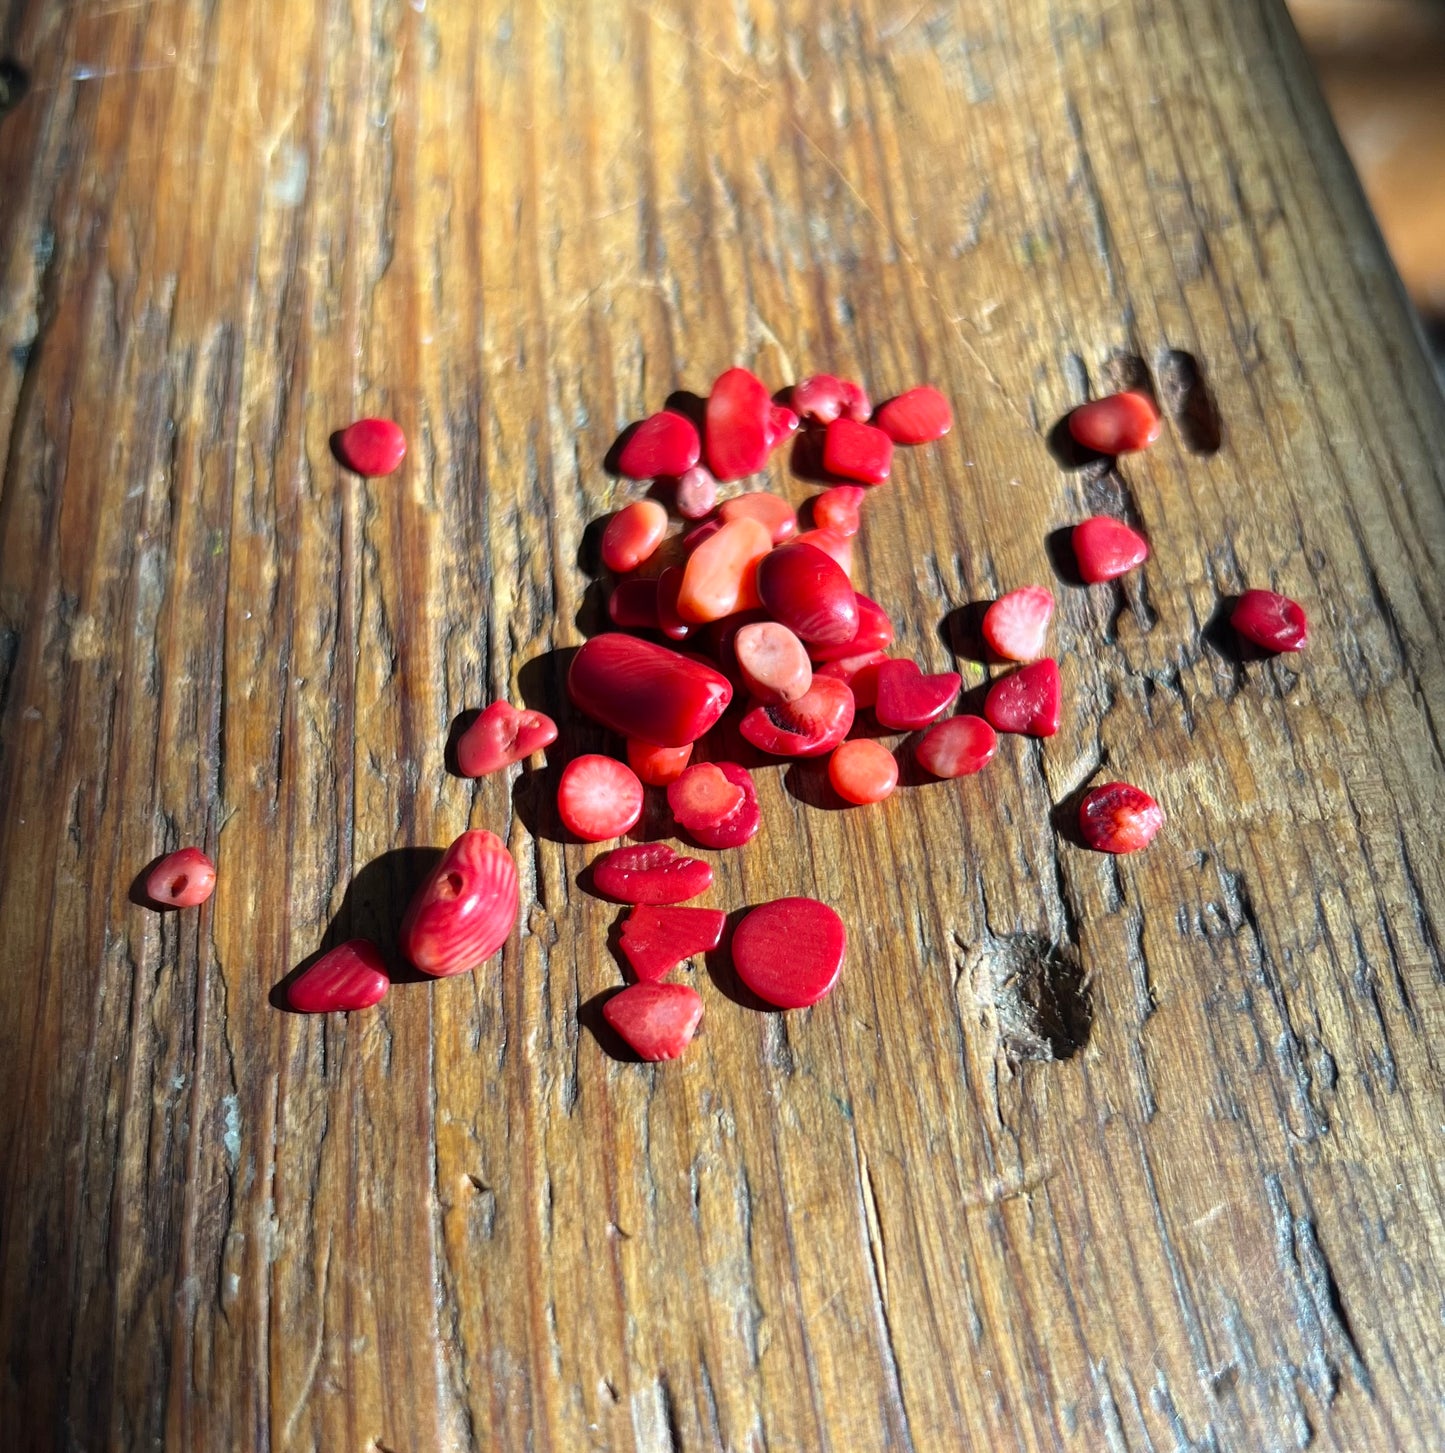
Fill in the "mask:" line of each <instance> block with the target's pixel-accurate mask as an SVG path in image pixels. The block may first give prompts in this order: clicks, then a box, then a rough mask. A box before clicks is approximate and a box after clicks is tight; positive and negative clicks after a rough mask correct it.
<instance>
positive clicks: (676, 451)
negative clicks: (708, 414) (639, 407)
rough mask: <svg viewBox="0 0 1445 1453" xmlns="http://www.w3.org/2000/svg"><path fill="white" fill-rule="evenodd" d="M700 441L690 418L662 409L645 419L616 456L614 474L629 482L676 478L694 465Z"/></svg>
mask: <svg viewBox="0 0 1445 1453" xmlns="http://www.w3.org/2000/svg"><path fill="white" fill-rule="evenodd" d="M701 453H702V440H701V439H699V438H698V435H697V429H696V427H695V426H694V425H693V422H692V420H691V419H685V418H683V416H682V415H681V414H675V413H673V412H672V410H671V409H664V410H663V411H662V412H661V413H660V414H653V415H652V417H651V418H648V419H644V420H643V421H642V422H641V423H640V424H639V425H638V426H637V428H635V429H634V430H633V431H632V433H631V434H630V435H629V436H628V439H627V442H626V443H625V444H624V445H623V446H622V452H621V453H620V454H619V455H618V456H617V471H618V473H619V474H622V475H624V476H625V477H626V478H628V479H660V478H664V477H666V478H676V477H677V476H678V475H681V474H685V473H686V472H687V471H688V470H689V469H691V468H692V467H693V465H694V464H696V463H697V461H698V457H699V456H700V455H701Z"/></svg>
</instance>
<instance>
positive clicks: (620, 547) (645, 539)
mask: <svg viewBox="0 0 1445 1453" xmlns="http://www.w3.org/2000/svg"><path fill="white" fill-rule="evenodd" d="M666 533H667V511H666V510H665V509H663V507H662V506H661V505H660V504H658V502H657V501H656V500H655V499H635V500H633V501H632V503H631V504H630V505H623V507H622V508H621V509H620V510H618V511H617V513H616V514H615V515H613V516H612V518H611V519H610V520H608V521H607V528H606V529H605V530H604V531H603V532H602V563H603V564H604V565H605V566H606V567H607V568H608V569H609V570H612V571H615V572H616V573H617V574H619V575H624V574H626V573H627V572H628V571H629V570H636V569H637V567H638V566H639V565H641V564H642V562H643V561H644V560H647V559H650V558H651V556H652V553H653V551H655V550H656V549H657V547H658V546H659V545H660V544H662V537H663V536H664V535H665V534H666Z"/></svg>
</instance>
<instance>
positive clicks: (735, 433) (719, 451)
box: [703, 368, 773, 481]
mask: <svg viewBox="0 0 1445 1453" xmlns="http://www.w3.org/2000/svg"><path fill="white" fill-rule="evenodd" d="M772 413H773V401H772V399H770V398H769V397H768V391H767V389H766V388H765V387H764V386H763V384H762V382H761V380H759V379H758V378H756V377H754V376H753V375H752V374H751V373H749V372H748V370H747V369H745V368H730V369H728V371H727V372H726V373H724V374H722V375H721V376H720V377H719V378H718V379H717V381H716V382H715V383H714V384H713V386H712V392H711V393H710V394H709V395H708V400H707V422H706V425H705V427H704V431H703V432H704V434H705V436H706V445H707V465H708V468H709V469H710V470H711V471H712V474H713V478H714V479H718V480H724V481H725V480H730V479H742V478H744V477H745V476H746V475H749V474H756V473H757V472H758V470H760V469H762V468H763V466H764V465H765V464H767V462H768V453H769V450H770V449H771V448H772V444H771V441H770V433H771V424H772Z"/></svg>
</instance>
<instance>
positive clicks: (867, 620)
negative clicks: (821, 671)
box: [808, 593, 893, 661]
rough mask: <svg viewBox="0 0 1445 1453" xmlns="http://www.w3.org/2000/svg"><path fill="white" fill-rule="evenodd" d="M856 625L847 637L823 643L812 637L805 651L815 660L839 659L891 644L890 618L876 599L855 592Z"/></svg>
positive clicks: (891, 626)
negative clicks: (812, 640)
mask: <svg viewBox="0 0 1445 1453" xmlns="http://www.w3.org/2000/svg"><path fill="white" fill-rule="evenodd" d="M856 598H857V604H858V629H857V630H856V631H854V633H853V635H852V636H851V637H850V638H849V639H848V640H846V641H841V642H836V643H825V642H822V641H815V642H814V643H812V644H811V645H810V646H809V647H808V654H809V655H810V656H811V657H812V658H813V659H814V660H815V661H841V660H843V659H844V658H845V657H848V656H861V655H863V654H864V653H865V652H868V651H883V650H886V649H887V648H888V647H889V646H891V645H892V644H893V622H892V621H891V620H890V619H889V617H888V612H887V611H886V610H884V609H883V607H882V606H881V605H879V604H878V602H877V601H876V600H870V599H869V598H868V597H867V596H866V595H863V594H861V593H860V594H858V595H857V597H856Z"/></svg>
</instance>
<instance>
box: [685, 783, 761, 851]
mask: <svg viewBox="0 0 1445 1453" xmlns="http://www.w3.org/2000/svg"><path fill="white" fill-rule="evenodd" d="M716 765H717V769H718V771H719V772H721V773H722V774H723V776H724V777H726V778H727V780H728V781H729V782H731V783H732V785H733V786H734V787H736V788H738V790H739V791H740V792H741V793H742V794H743V800H742V802H741V804H740V805H739V806H738V809H737V811H736V812H734V813H732V814H731V815H730V816H728V817H725V818H723V820H722V821H721V822H719V823H717V824H716V825H715V826H713V827H702V826H698V827H691V828H689V829H688V832H689V834H690V835H691V837H692V839H693V841H694V842H696V843H698V844H699V845H700V846H702V847H705V848H714V849H722V848H740V847H742V846H743V845H744V844H745V843H750V842H752V840H753V839H754V838H755V837H756V836H757V835H758V828H759V827H761V826H762V821H763V815H762V812H761V811H760V810H759V808H758V794H757V789H756V788H755V787H754V786H753V779H752V777H751V776H749V775H748V772H747V770H746V769H745V768H743V767H740V766H738V764H737V763H736V762H718V763H717V764H716Z"/></svg>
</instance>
